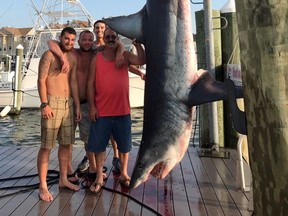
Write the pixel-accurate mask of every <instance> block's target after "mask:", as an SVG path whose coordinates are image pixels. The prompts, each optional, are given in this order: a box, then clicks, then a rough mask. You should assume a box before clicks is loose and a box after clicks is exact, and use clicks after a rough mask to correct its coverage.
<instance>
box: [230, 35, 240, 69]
mask: <svg viewBox="0 0 288 216" xmlns="http://www.w3.org/2000/svg"><path fill="white" fill-rule="evenodd" d="M238 40H239V37H237V39H236V41H235V44H234V48H233V51H232V53H231V55H230V58H229V60H228V62H227V65H228V64H230V62H231V61H232V60H233V57H234V54H235V51H236V47H237V45H239V43H238Z"/></svg>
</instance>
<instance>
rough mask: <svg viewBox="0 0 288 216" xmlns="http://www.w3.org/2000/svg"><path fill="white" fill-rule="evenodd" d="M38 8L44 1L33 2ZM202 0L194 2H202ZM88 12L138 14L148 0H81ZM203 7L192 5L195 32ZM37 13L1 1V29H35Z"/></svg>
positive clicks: (216, 0) (21, 3)
mask: <svg viewBox="0 0 288 216" xmlns="http://www.w3.org/2000/svg"><path fill="white" fill-rule="evenodd" d="M33 1H34V2H35V4H36V6H37V7H38V8H40V6H41V5H42V1H43V0H33ZM201 1H202V0H200V1H198V0H193V2H201ZM227 1H228V0H212V5H213V9H220V8H221V7H222V6H223V5H224V4H225V3H226V2H227ZM81 3H82V4H83V5H84V6H85V8H86V9H87V11H88V12H89V13H90V14H91V15H92V16H93V17H94V18H95V19H96V20H97V19H101V18H102V17H108V16H119V15H128V14H132V13H136V12H137V11H139V10H140V9H141V8H142V7H143V6H144V5H145V3H146V0H119V1H117V0H104V1H103V0H101V1H100V0H81ZM202 8H203V5H198V4H196V5H195V4H191V11H192V13H191V14H192V15H191V16H192V19H193V32H194V31H195V28H194V14H195V11H199V10H201V9H202ZM34 16H35V11H34V10H33V9H32V7H31V1H30V0H9V1H4V0H1V7H0V27H6V26H10V27H33V26H34V23H33V19H34Z"/></svg>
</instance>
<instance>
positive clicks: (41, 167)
mask: <svg viewBox="0 0 288 216" xmlns="http://www.w3.org/2000/svg"><path fill="white" fill-rule="evenodd" d="M59 39H60V47H61V50H62V52H63V55H64V56H66V58H67V60H68V62H69V70H67V71H65V72H64V71H62V64H61V60H60V58H59V57H57V56H56V55H54V54H53V53H52V52H51V51H49V50H48V51H46V52H44V54H43V55H42V57H41V60H40V63H39V71H38V92H39V96H40V100H41V106H40V107H41V115H42V118H41V148H40V149H39V152H38V157H37V168H38V175H39V182H40V183H39V198H40V199H41V200H43V201H46V202H49V201H52V200H53V196H52V193H50V192H49V190H48V186H47V182H46V177H47V171H48V165H49V156H50V152H51V149H52V148H53V147H55V145H56V138H58V143H59V150H58V159H59V167H60V178H59V187H66V188H68V189H70V190H73V191H78V190H80V187H79V186H78V185H75V184H72V183H71V182H70V181H69V180H68V178H67V175H68V168H69V165H70V156H69V155H70V152H71V151H72V143H74V141H75V131H74V121H75V120H76V121H80V120H81V112H80V101H79V96H78V84H77V79H76V68H77V58H76V56H75V54H73V52H70V51H71V50H72V49H73V47H74V43H75V39H76V31H75V30H74V29H73V28H71V27H66V28H64V29H63V30H62V32H61V35H60V38H59ZM74 108H75V111H74V110H73V109H74ZM74 113H76V116H75V118H76V119H75V118H74Z"/></svg>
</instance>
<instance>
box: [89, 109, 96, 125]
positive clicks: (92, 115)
mask: <svg viewBox="0 0 288 216" xmlns="http://www.w3.org/2000/svg"><path fill="white" fill-rule="evenodd" d="M89 116H90V120H91V121H93V122H95V121H96V120H97V118H98V112H97V110H96V108H95V107H94V108H92V109H90V111H89Z"/></svg>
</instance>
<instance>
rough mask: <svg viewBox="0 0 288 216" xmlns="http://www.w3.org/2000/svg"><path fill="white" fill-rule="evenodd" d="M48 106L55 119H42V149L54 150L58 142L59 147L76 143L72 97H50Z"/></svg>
mask: <svg viewBox="0 0 288 216" xmlns="http://www.w3.org/2000/svg"><path fill="white" fill-rule="evenodd" d="M48 104H49V106H50V107H51V108H52V110H53V111H54V117H52V118H49V119H44V118H41V147H42V148H47V149H52V148H54V147H55V145H56V140H58V143H59V145H70V144H73V143H74V142H75V130H74V124H75V123H74V112H73V99H72V98H71V97H56V96H49V98H48Z"/></svg>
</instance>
